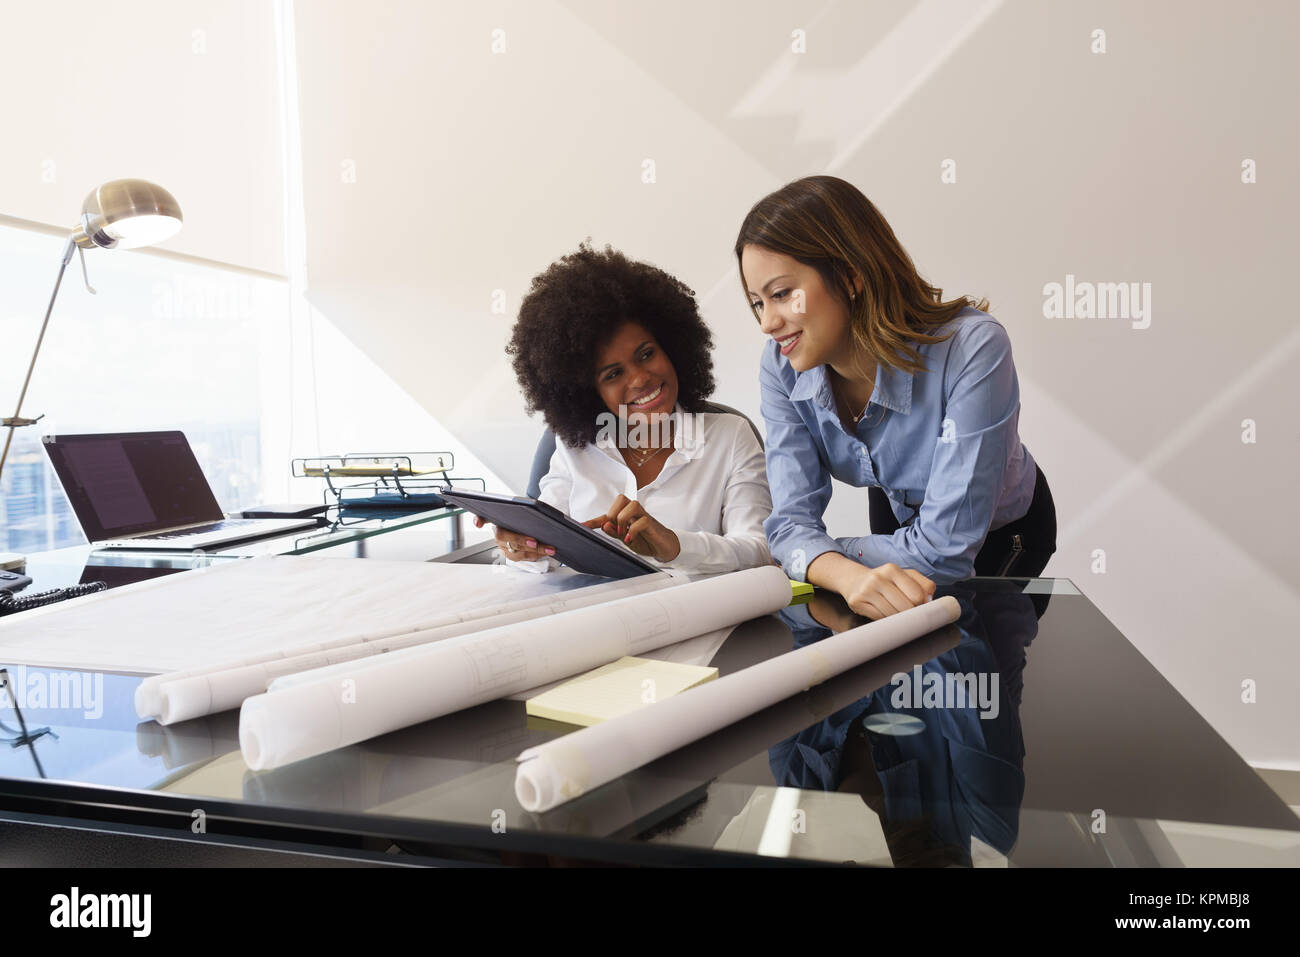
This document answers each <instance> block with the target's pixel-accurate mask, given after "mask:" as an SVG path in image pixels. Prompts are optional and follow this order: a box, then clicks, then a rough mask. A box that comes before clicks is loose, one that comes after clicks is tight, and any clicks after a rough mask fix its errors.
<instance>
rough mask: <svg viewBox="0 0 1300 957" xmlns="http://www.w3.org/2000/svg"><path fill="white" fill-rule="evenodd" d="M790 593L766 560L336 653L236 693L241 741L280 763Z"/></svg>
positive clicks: (688, 632)
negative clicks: (439, 636) (323, 668)
mask: <svg viewBox="0 0 1300 957" xmlns="http://www.w3.org/2000/svg"><path fill="white" fill-rule="evenodd" d="M789 602H790V582H789V580H788V579H787V578H786V576H785V574H784V573H783V572H782V571H781V569H780V568H778V567H776V566H774V565H767V566H764V567H762V568H750V569H746V570H744V571H739V572H733V573H731V574H729V575H719V576H717V577H715V578H709V579H705V580H703V581H697V582H690V583H687V584H682V585H677V586H674V587H670V588H666V589H663V590H661V591H656V592H651V593H649V594H644V595H634V596H631V597H628V598H620V599H617V600H615V601H610V602H606V603H604V604H600V605H593V606H590V607H587V608H581V609H578V610H576V611H567V612H564V613H562V614H559V615H552V616H550V617H547V618H541V619H535V620H533V621H527V622H521V623H518V624H514V625H508V626H505V627H502V628H493V629H490V630H487V631H484V632H481V633H478V634H475V635H469V636H464V637H462V638H457V639H453V640H451V641H448V642H439V643H436V644H434V645H430V646H427V647H422V648H418V649H405V650H403V651H402V652H400V653H394V654H393V655H391V656H388V655H384V656H379V657H377V658H370V659H367V660H366V661H365V662H358V665H361V664H364V665H365V667H358V668H356V670H355V671H353V672H352V673H350V674H347V673H345V670H346V669H344V670H341V666H337V665H336V666H331V667H330V668H329V669H328V671H327V672H326V673H325V675H324V676H323V677H321V678H320V679H319V680H311V673H310V672H308V673H304V674H303V675H301V676H298V677H296V679H295V683H294V684H293V685H292V686H289V687H277V685H276V684H274V683H273V684H272V690H271V691H269V692H267V693H265V694H260V695H256V696H254V697H251V698H248V699H246V700H245V701H244V705H243V708H242V709H241V711H240V722H239V744H240V748H241V750H242V751H243V756H244V761H245V762H246V763H247V764H248V766H249V767H250V768H252V769H253V770H263V769H266V768H274V767H279V766H280V765H283V764H288V763H290V762H293V761H299V760H302V759H303V758H308V757H311V756H313V755H316V754H323V753H325V752H326V751H331V750H333V749H335V748H341V747H344V746H346V745H349V744H355V743H356V742H358V741H364V740H366V739H368V738H373V737H375V736H377V735H380V734H386V733H388V732H389V731H395V730H397V729H399V728H405V727H407V726H409V725H412V724H418V723H419V722H421V721H427V720H429V719H430V718H436V717H438V716H440V715H444V714H448V713H450V712H453V711H459V710H461V709H462V708H469V707H472V706H474V705H476V704H482V703H483V702H485V701H491V700H494V699H496V698H501V697H504V696H506V695H510V694H514V693H516V692H519V691H524V690H527V689H529V688H535V687H537V686H538V685H542V684H546V683H547V682H551V681H558V680H559V679H561V678H567V677H570V676H572V675H576V674H580V673H582V672H584V671H589V670H591V669H592V668H598V667H600V666H601V665H604V664H608V663H609V662H611V661H616V660H617V659H619V658H622V657H623V656H625V655H637V654H642V653H644V652H647V651H652V650H654V649H656V648H662V647H664V646H665V645H670V644H674V643H676V642H679V641H683V640H685V639H687V638H692V637H694V636H696V635H701V634H704V633H705V632H709V631H714V630H716V629H718V628H723V627H726V626H728V625H735V624H737V623H739V622H742V621H747V620H748V619H750V618H755V617H759V616H761V615H767V614H770V613H772V612H774V611H778V610H780V609H781V608H784V607H785V606H786V605H787V604H789ZM389 658H391V659H392V660H386V659H389Z"/></svg>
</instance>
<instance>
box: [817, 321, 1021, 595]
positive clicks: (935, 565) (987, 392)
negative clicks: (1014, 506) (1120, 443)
mask: <svg viewBox="0 0 1300 957" xmlns="http://www.w3.org/2000/svg"><path fill="white" fill-rule="evenodd" d="M943 388H944V395H945V396H946V412H945V415H944V419H943V423H942V431H941V433H940V435H939V436H938V437H937V438H936V440H935V446H934V455H933V458H932V461H931V465H930V477H929V481H928V483H927V484H926V488H925V500H924V502H923V504H922V505H921V508H920V510H919V512H918V513H917V516H916V519H915V520H914V521H913V522H912V523H911V524H910V525H907V526H904V527H903V528H900V529H898V531H896V532H894V533H893V534H892V535H864V536H861V537H858V538H841V539H838V540H837V541H838V542H839V544H840V546H841V547H842V548H843V550H844V551H845V552H846V553H847V554H849V555H850V556H854V555H858V554H859V553H860V554H861V557H860V558H856V559H855V560H856V561H860V562H863V563H864V564H866V565H869V566H871V567H873V568H874V567H877V566H879V565H883V564H886V563H888V562H893V563H894V564H896V565H898V566H900V567H902V568H914V569H916V570H917V571H919V572H920V573H921V574H923V575H925V576H926V577H927V578H930V579H932V580H934V581H935V582H936V583H937V584H951V583H952V582H955V581H960V580H961V579H964V578H970V577H971V576H972V575H973V574H974V573H975V556H976V555H977V554H979V550H980V548H981V546H982V545H983V544H984V539H985V538H986V537H987V536H988V531H989V526H990V524H991V523H992V521H993V514H994V511H995V509H996V507H997V502H998V499H999V495H1000V492H1001V490H1002V484H1003V482H1004V478H1005V474H1006V468H1007V454H1008V452H1007V450H1008V449H1010V448H1012V447H1013V446H1014V442H1015V437H1016V434H1017V422H1018V419H1019V413H1020V387H1019V383H1018V382H1017V380H1016V369H1015V363H1014V362H1013V361H1012V357H1011V339H1010V337H1009V336H1008V335H1007V332H1006V330H1005V329H1004V328H1003V327H1002V326H1001V325H1000V324H998V323H996V322H980V323H973V324H972V325H971V327H970V328H969V329H968V330H965V335H963V336H961V338H960V341H957V342H954V343H953V347H952V350H951V351H950V352H949V358H948V363H947V365H946V367H945V370H944V383H943Z"/></svg>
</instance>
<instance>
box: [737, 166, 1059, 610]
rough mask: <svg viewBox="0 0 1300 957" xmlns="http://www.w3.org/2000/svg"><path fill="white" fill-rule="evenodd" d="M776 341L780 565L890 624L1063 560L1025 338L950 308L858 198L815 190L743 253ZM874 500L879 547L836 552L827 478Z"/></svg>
mask: <svg viewBox="0 0 1300 957" xmlns="http://www.w3.org/2000/svg"><path fill="white" fill-rule="evenodd" d="M735 253H736V260H737V262H738V263H739V266H740V278H741V285H742V287H743V288H744V290H745V294H746V296H747V297H748V300H749V304H750V308H751V310H752V311H753V313H754V316H755V318H756V319H757V320H758V324H759V328H760V329H761V330H762V331H763V333H764V334H765V335H767V336H770V337H771V340H772V341H771V342H769V343H768V345H767V348H765V349H764V351H763V358H762V361H761V363H760V367H759V379H760V385H761V389H762V411H763V418H764V419H765V420H766V423H767V473H768V483H769V485H770V486H771V490H772V503H773V509H772V515H771V517H770V518H769V519H768V520H767V521H766V522H765V523H764V531H765V532H766V533H767V537H768V544H769V545H770V546H771V549H772V555H773V556H774V557H775V558H776V559H777V560H778V561H780V562H781V564H782V565H783V566H784V568H785V570H786V574H788V575H789V576H790V577H791V578H795V579H799V580H802V581H808V582H811V583H812V584H814V585H818V586H821V587H825V588H829V589H831V590H833V591H836V592H839V593H840V594H841V595H843V596H844V598H845V599H846V600H847V601H848V603H849V605H850V607H852V608H853V610H854V611H856V612H858V613H860V614H864V615H867V616H868V617H871V618H883V617H885V616H887V615H892V614H895V613H896V612H899V611H903V610H905V609H907V608H911V607H914V606H915V605H918V604H921V603H922V602H925V601H928V600H929V599H930V598H931V596H932V595H933V593H934V589H935V586H936V584H950V583H951V582H954V581H958V580H960V579H963V578H969V577H971V576H973V575H1014V576H1017V577H1027V576H1034V575H1037V574H1039V573H1040V572H1041V571H1042V570H1043V567H1044V566H1045V565H1046V564H1047V560H1048V557H1049V556H1050V555H1051V554H1052V552H1054V551H1055V550H1056V509H1055V507H1054V505H1053V503H1052V497H1051V492H1050V490H1049V489H1048V486H1047V480H1046V479H1045V478H1044V477H1043V473H1042V471H1041V470H1040V469H1039V468H1038V466H1037V464H1036V463H1035V462H1034V459H1033V457H1032V456H1030V454H1029V450H1028V449H1026V448H1025V447H1024V445H1023V444H1022V443H1021V442H1020V436H1019V432H1018V429H1017V424H1018V421H1019V415H1020V387H1019V383H1018V381H1017V379H1016V368H1015V363H1014V362H1013V361H1012V357H1011V341H1010V339H1009V337H1008V336H1007V332H1006V330H1005V329H1004V328H1003V327H1002V325H1001V324H1000V323H999V322H998V321H997V320H996V319H994V318H993V317H992V316H990V315H989V314H988V313H987V312H986V311H985V310H987V309H988V302H987V301H985V300H980V301H978V302H975V301H973V300H969V299H967V298H958V299H950V300H946V301H945V300H944V298H943V291H942V290H941V289H937V288H935V287H934V286H931V285H930V284H929V283H927V282H926V281H925V280H924V279H922V278H921V276H920V275H919V274H918V273H917V271H916V267H915V266H914V265H913V264H912V260H911V257H909V256H908V254H907V252H906V251H905V250H904V249H903V247H902V245H901V244H900V243H899V241H898V239H897V238H896V237H895V236H894V232H893V230H892V229H890V227H889V224H888V223H887V222H886V221H885V219H884V217H883V216H881V215H880V212H879V211H878V210H877V209H876V207H875V206H873V205H872V203H871V201H870V200H868V199H867V197H866V196H864V195H863V194H862V193H861V192H860V191H859V190H858V189H857V188H856V187H855V186H853V185H852V184H851V183H848V182H845V181H844V180H842V179H838V178H837V177H834V176H809V177H805V178H804V179H800V180H796V181H795V182H793V183H790V184H788V185H786V186H784V187H782V188H781V189H779V190H777V191H776V192H774V193H772V194H771V195H769V196H766V197H764V198H763V199H762V200H760V201H759V202H758V203H757V204H755V205H754V207H753V209H751V210H750V211H749V214H748V215H747V216H746V217H745V221H744V223H742V224H741V227H740V234H739V236H738V237H737V239H736V246H735ZM832 476H833V477H834V478H837V479H839V480H840V481H842V482H846V483H847V484H849V485H854V486H859V487H862V486H869V487H870V491H869V493H868V495H869V498H870V519H871V532H872V534H868V535H861V536H857V537H847V538H832V537H830V536H829V535H828V534H827V532H826V525H825V521H824V519H823V515H824V513H825V510H826V506H827V504H828V503H829V502H830V498H831V478H832Z"/></svg>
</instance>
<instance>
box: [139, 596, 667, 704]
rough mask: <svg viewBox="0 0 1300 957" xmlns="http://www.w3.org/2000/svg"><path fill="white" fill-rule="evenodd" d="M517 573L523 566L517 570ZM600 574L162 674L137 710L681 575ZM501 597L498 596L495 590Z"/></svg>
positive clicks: (211, 697) (245, 692) (143, 687)
mask: <svg viewBox="0 0 1300 957" xmlns="http://www.w3.org/2000/svg"><path fill="white" fill-rule="evenodd" d="M510 574H511V575H512V576H513V575H518V574H520V573H519V572H513V571H512V572H511V573H510ZM588 581H593V579H592V577H591V576H589V575H577V574H573V573H568V574H565V573H560V574H554V575H551V576H549V577H548V579H547V581H546V582H545V584H546V585H547V586H553V587H554V588H555V589H561V588H562V587H563V586H564V585H565V584H573V585H580V584H584V583H586V582H588ZM594 581H596V582H598V584H591V585H585V587H574V588H569V589H564V590H552V591H550V592H548V593H547V594H544V595H540V596H538V597H535V598H517V599H516V600H514V601H510V602H506V603H504V604H492V605H486V606H483V607H481V608H475V609H470V610H465V609H461V610H459V611H451V612H445V613H442V614H439V615H437V616H435V617H434V618H432V619H430V618H425V619H424V620H423V621H416V620H414V619H412V620H411V621H409V622H407V623H405V624H404V625H403V629H404V630H402V631H399V632H396V633H394V634H391V635H373V634H372V635H370V636H368V637H363V638H362V639H361V640H354V638H353V637H349V636H345V637H343V638H331V639H329V640H328V641H325V642H315V643H313V644H311V645H307V646H303V647H295V648H292V649H286V650H283V651H278V652H275V653H265V654H262V655H259V656H257V657H256V658H255V659H254V660H247V659H245V660H239V661H226V662H222V663H221V664H218V665H213V666H212V667H209V668H202V669H198V670H194V669H190V670H186V671H173V672H168V673H167V674H163V675H154V676H152V677H149V678H146V679H145V680H144V681H142V682H140V685H139V686H138V687H137V688H136V690H135V707H136V711H137V713H138V714H139V715H140V717H142V718H153V719H154V720H156V721H158V722H159V723H160V724H175V723H177V722H179V721H187V720H189V719H190V718H197V717H199V716H201V715H205V714H213V713H215V712H218V711H225V710H228V709H230V708H238V707H239V706H240V705H241V704H243V702H244V699H245V698H248V697H250V696H251V695H255V694H261V693H262V692H263V691H265V690H266V689H267V687H268V686H269V685H270V683H271V682H272V681H275V680H277V679H279V678H284V677H287V676H289V675H293V674H295V673H297V672H302V671H308V670H313V669H319V668H323V667H325V666H327V665H332V664H341V663H343V662H359V661H360V660H361V659H362V658H368V657H371V656H375V655H381V654H391V653H392V652H394V651H398V650H400V649H404V648H412V647H414V646H416V645H423V644H430V643H432V642H435V641H445V640H446V639H448V638H454V637H459V636H460V635H465V634H468V633H470V632H473V631H484V630H486V629H488V628H497V627H500V626H502V625H508V624H514V623H515V622H520V621H528V620H531V619H533V618H542V617H544V616H546V615H557V614H560V613H561V612H564V611H568V610H570V609H573V608H582V607H585V606H587V605H596V604H599V603H601V602H604V601H612V600H613V599H615V598H621V597H624V596H626V595H632V594H640V593H643V592H648V591H654V590H656V589H659V588H665V587H668V586H670V585H672V584H674V581H675V580H674V578H673V576H672V575H670V574H668V573H667V572H656V573H654V574H649V575H639V576H637V577H636V578H629V579H624V580H620V581H602V580H600V579H594ZM528 587H530V588H531V587H532V586H531V585H530V586H528ZM493 601H494V602H495V601H496V598H495V597H494V599H493Z"/></svg>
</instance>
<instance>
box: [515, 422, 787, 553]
mask: <svg viewBox="0 0 1300 957" xmlns="http://www.w3.org/2000/svg"><path fill="white" fill-rule="evenodd" d="M673 433H674V434H673V446H674V448H673V451H672V452H671V453H669V455H668V458H667V460H665V462H664V465H663V469H662V470H661V471H660V472H659V474H658V475H657V476H655V478H654V480H653V481H652V482H648V483H647V484H646V485H645V486H643V487H642V488H637V487H636V476H634V475H633V474H632V470H631V469H630V468H628V467H627V463H626V462H624V461H623V456H622V455H621V454H620V453H619V451H618V446H617V444H616V442H615V440H614V438H613V437H610V436H606V435H603V434H602V435H600V436H598V437H597V440H596V442H595V443H592V444H588V445H585V446H583V447H582V448H580V449H571V448H569V447H568V446H567V445H565V444H564V443H563V442H557V443H556V446H555V454H554V455H552V456H551V467H550V470H549V471H548V472H547V473H546V475H545V476H544V477H543V478H542V481H541V490H540V492H539V493H538V498H539V499H540V500H541V501H543V502H546V503H547V504H549V505H553V506H555V507H556V508H558V509H559V510H560V511H562V512H564V513H565V514H566V515H568V516H569V517H571V518H574V519H577V520H578V521H580V522H582V521H586V520H587V519H591V518H595V517H596V516H597V515H602V514H604V513H605V512H607V511H608V510H609V507H610V506H611V505H613V504H614V500H615V499H616V498H618V496H619V495H626V496H627V497H628V499H630V500H633V501H638V502H640V503H641V505H642V506H643V507H644V508H645V510H646V511H647V512H648V513H649V514H650V515H651V516H653V517H654V518H655V519H656V520H657V521H659V522H660V523H661V524H663V525H664V526H666V527H668V528H671V529H672V530H673V532H675V533H676V535H677V539H678V541H679V542H680V543H681V547H682V550H681V553H680V554H679V555H678V556H677V557H676V558H675V559H673V560H672V561H671V562H660V561H658V560H656V559H654V558H650V557H649V556H644V557H646V558H647V559H648V560H649V561H650V562H652V563H653V564H656V565H660V566H661V567H664V568H676V569H681V570H683V571H687V572H692V573H700V574H704V573H715V572H730V571H736V570H738V569H741V568H750V567H753V566H756V565H770V564H771V563H772V555H771V552H769V551H768V547H767V536H766V535H765V534H764V533H763V522H764V520H765V519H766V518H767V517H768V515H770V514H771V512H772V496H771V493H770V492H769V491H768V487H767V468H766V464H765V461H764V456H763V447H762V446H761V445H759V442H758V439H757V438H756V437H755V436H754V432H753V430H752V429H751V428H750V425H749V422H748V421H747V420H746V419H745V418H744V417H743V416H739V415H732V414H730V413H719V412H697V413H688V412H683V413H681V417H680V419H679V424H678V427H677V428H675V429H674V430H673ZM602 534H603V533H602ZM611 541H617V542H618V543H619V544H620V545H623V547H625V548H626V547H627V546H626V545H625V544H624V543H623V542H622V541H620V540H618V539H611ZM512 564H519V565H526V564H533V563H524V562H518V563H512ZM538 564H540V563H538Z"/></svg>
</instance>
